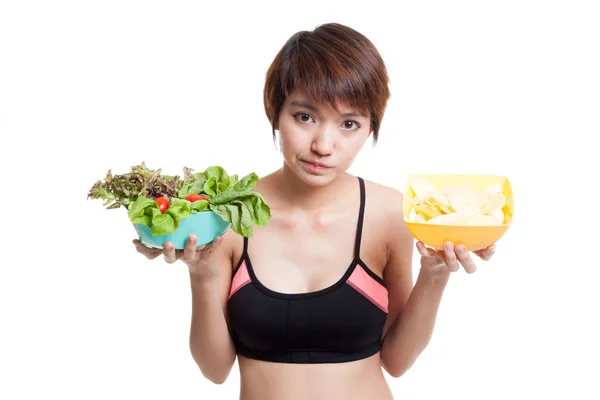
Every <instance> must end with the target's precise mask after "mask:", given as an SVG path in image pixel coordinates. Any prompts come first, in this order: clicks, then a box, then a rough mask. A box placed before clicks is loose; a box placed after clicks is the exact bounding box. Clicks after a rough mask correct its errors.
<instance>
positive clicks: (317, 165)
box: [300, 160, 331, 171]
mask: <svg viewBox="0 0 600 400" xmlns="http://www.w3.org/2000/svg"><path fill="white" fill-rule="evenodd" d="M300 161H301V162H302V163H303V164H304V165H306V166H307V167H308V168H310V169H312V170H317V171H320V170H324V169H327V168H331V167H330V166H329V165H325V164H322V163H319V162H316V161H308V160H300Z"/></svg>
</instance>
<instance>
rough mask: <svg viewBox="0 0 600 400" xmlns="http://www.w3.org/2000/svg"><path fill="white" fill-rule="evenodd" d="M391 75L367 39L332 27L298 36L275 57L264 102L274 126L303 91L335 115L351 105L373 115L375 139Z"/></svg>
mask: <svg viewBox="0 0 600 400" xmlns="http://www.w3.org/2000/svg"><path fill="white" fill-rule="evenodd" d="M388 82H389V78H388V74H387V69H386V66H385V64H384V62H383V59H382V58H381V55H380V54H379V52H378V51H377V49H376V48H375V46H374V45H373V43H371V41H370V40H369V39H367V38H366V37H365V36H364V35H362V34H361V33H359V32H357V31H356V30H354V29H352V28H349V27H347V26H344V25H341V24H337V23H330V24H324V25H320V26H318V27H317V28H316V29H315V30H313V31H300V32H297V33H296V34H294V35H293V36H292V37H291V38H290V39H288V41H287V42H286V43H285V44H284V45H283V47H282V48H281V49H280V50H279V53H277V55H276V57H275V59H274V60H273V62H272V63H271V66H270V67H269V70H268V71H267V75H266V81H265V88H264V92H263V100H264V106H265V111H266V113H267V117H268V118H269V122H270V123H271V126H272V128H273V136H275V124H276V122H277V120H278V118H279V112H280V111H281V108H282V107H283V104H284V103H285V100H286V99H287V97H288V96H289V95H290V94H291V93H292V92H293V91H294V90H295V89H297V88H299V87H302V88H305V89H306V90H307V91H308V94H309V95H310V96H311V97H313V98H315V99H317V100H320V99H323V100H325V101H326V102H328V103H329V104H331V106H332V107H333V108H334V109H336V111H337V102H338V101H344V102H348V103H349V104H350V105H351V106H352V107H354V108H356V109H358V110H359V111H361V112H368V113H369V114H370V117H371V129H372V130H373V140H374V142H377V138H378V135H379V127H380V125H381V120H382V119H383V114H384V112H385V108H386V105H387V101H388V99H389V97H390V91H389V88H388Z"/></svg>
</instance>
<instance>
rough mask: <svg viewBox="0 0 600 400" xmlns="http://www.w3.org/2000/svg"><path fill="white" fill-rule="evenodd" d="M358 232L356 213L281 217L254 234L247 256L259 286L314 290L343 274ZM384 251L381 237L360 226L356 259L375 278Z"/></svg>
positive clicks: (284, 290) (288, 290)
mask: <svg viewBox="0 0 600 400" xmlns="http://www.w3.org/2000/svg"><path fill="white" fill-rule="evenodd" d="M350 211H352V210H350ZM275 215H276V214H275ZM357 233H358V213H357V212H349V211H348V212H331V211H330V212H325V213H320V214H316V215H313V216H306V215H302V216H294V215H291V214H283V213H282V215H281V216H279V217H277V216H276V217H274V218H273V219H272V220H271V222H270V223H269V224H268V225H267V226H266V227H260V228H259V229H256V230H255V234H254V237H252V238H250V239H249V241H248V255H249V257H250V258H251V260H252V265H253V269H254V273H255V274H256V276H257V278H258V280H260V282H261V283H262V284H263V285H264V286H266V287H268V288H270V289H272V290H274V291H278V292H282V293H310V292H315V291H318V290H322V289H324V288H327V287H329V286H331V285H333V284H335V283H336V282H337V281H338V280H339V279H340V278H341V277H342V276H343V275H344V274H345V273H346V271H347V269H348V268H349V266H350V265H351V263H352V262H353V261H354V259H355V255H356V252H355V251H356V244H357V241H356V239H357ZM385 251H386V245H385V240H384V237H383V235H382V233H381V232H380V231H378V230H376V229H373V228H372V225H371V224H364V225H363V229H362V235H361V245H360V258H361V260H363V261H364V262H366V263H367V264H368V265H369V267H370V268H371V269H372V270H373V271H374V272H375V273H376V274H377V275H379V276H382V274H383V269H384V267H385V260H386V252H385ZM240 255H241V254H240Z"/></svg>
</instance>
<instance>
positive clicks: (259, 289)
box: [228, 177, 388, 363]
mask: <svg viewBox="0 0 600 400" xmlns="http://www.w3.org/2000/svg"><path fill="white" fill-rule="evenodd" d="M358 180H359V184H360V212H359V216H358V226H357V231H356V243H355V248H354V253H355V255H354V260H352V262H351V263H350V266H349V267H348V269H347V270H346V273H345V274H344V275H343V276H342V277H341V278H340V279H339V280H338V281H337V282H336V283H334V284H333V285H331V286H329V287H327V288H325V289H321V290H318V291H315V292H310V293H280V292H276V291H273V290H271V289H269V288H267V287H265V286H264V285H263V284H262V283H261V282H260V281H259V280H258V278H257V277H256V275H255V273H254V269H253V268H252V262H251V261H250V257H249V256H248V238H244V251H243V253H242V256H241V257H240V260H239V262H238V264H237V266H236V268H235V269H234V272H233V279H232V284H231V290H230V293H229V301H228V310H229V317H230V326H231V334H232V338H233V342H234V344H235V347H236V351H237V354H239V355H243V356H245V357H249V358H254V359H258V360H265V361H273V362H283V363H339V362H347V361H353V360H359V359H362V358H366V357H369V356H371V355H373V354H376V353H377V352H378V351H380V349H381V342H382V330H383V326H384V323H385V320H386V317H387V313H388V296H387V289H386V288H385V283H384V281H383V279H381V278H380V277H379V276H377V275H376V274H375V273H374V272H373V271H371V270H370V269H369V267H367V265H366V264H365V263H364V262H363V261H362V260H361V259H360V241H361V235H362V226H363V219H364V214H365V197H366V196H365V184H364V181H363V179H362V178H360V177H359V178H358Z"/></svg>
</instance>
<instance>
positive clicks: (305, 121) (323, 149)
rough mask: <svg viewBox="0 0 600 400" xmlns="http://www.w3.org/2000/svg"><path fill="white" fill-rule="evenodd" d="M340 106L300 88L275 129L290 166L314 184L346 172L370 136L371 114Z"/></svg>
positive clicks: (327, 180) (331, 179) (292, 97)
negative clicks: (331, 104) (324, 101)
mask: <svg viewBox="0 0 600 400" xmlns="http://www.w3.org/2000/svg"><path fill="white" fill-rule="evenodd" d="M338 109H339V111H335V109H334V108H333V107H331V106H330V105H329V104H322V103H317V102H315V101H314V99H312V98H310V97H309V96H308V95H306V94H305V93H304V92H303V91H302V90H298V91H296V92H295V93H294V94H293V95H291V96H289V98H288V99H287V100H286V102H285V104H284V105H283V108H282V109H281V112H280V113H279V121H278V124H277V125H276V127H275V128H276V129H278V130H279V134H280V140H281V151H282V153H283V158H284V160H285V164H286V167H287V168H288V169H290V170H291V171H293V172H294V173H295V174H296V175H297V176H298V178H300V179H301V180H302V181H304V182H306V183H308V184H310V185H314V186H323V185H326V184H328V183H330V182H332V181H333V180H335V179H336V178H337V177H339V176H340V175H342V174H344V173H345V172H346V170H347V169H348V168H349V167H350V165H351V164H352V162H353V161H354V158H355V157H356V155H357V154H358V152H359V151H360V149H361V148H362V146H363V145H364V144H365V141H366V140H367V139H368V138H369V135H370V132H371V126H370V122H371V119H370V116H369V115H368V114H366V115H365V114H363V113H361V112H360V111H359V110H354V109H351V108H350V107H349V106H348V105H346V104H344V103H340V104H339V105H338Z"/></svg>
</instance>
